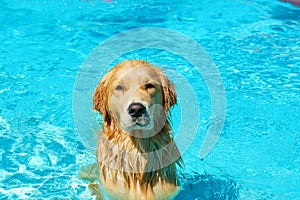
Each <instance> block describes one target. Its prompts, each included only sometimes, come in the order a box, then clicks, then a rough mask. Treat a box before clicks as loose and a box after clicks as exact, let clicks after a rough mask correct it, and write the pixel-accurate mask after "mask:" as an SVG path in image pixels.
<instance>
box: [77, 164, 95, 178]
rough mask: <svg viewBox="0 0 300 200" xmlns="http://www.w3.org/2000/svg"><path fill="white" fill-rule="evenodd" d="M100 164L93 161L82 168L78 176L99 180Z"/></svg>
mask: <svg viewBox="0 0 300 200" xmlns="http://www.w3.org/2000/svg"><path fill="white" fill-rule="evenodd" d="M98 174H99V172H98V166H97V163H93V164H90V165H87V166H83V167H81V168H80V170H79V173H78V176H79V177H80V178H82V179H84V180H88V181H95V180H98Z"/></svg>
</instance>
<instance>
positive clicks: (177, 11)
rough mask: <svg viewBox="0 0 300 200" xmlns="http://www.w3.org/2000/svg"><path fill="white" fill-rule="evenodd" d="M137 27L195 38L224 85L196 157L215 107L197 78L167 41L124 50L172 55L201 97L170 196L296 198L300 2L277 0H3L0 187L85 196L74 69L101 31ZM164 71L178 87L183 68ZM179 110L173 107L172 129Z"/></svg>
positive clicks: (33, 195) (9, 194)
mask: <svg viewBox="0 0 300 200" xmlns="http://www.w3.org/2000/svg"><path fill="white" fill-rule="evenodd" d="M143 27H161V28H167V29H169V30H174V31H177V32H179V33H182V34H185V35H186V36H188V37H190V38H192V39H193V40H196V41H197V42H198V43H199V44H200V45H201V46H202V47H203V48H204V49H205V50H206V51H207V53H208V54H209V55H210V57H211V58H212V60H213V61H214V63H215V65H216V66H217V69H218V71H219V73H220V75H221V77H222V80H223V84H224V88H225V92H226V105H227V106H226V118H225V123H224V127H223V130H222V134H221V137H220V138H219V140H218V143H217V145H216V146H215V147H214V149H213V150H212V151H211V152H210V154H209V155H208V156H206V157H205V158H204V160H203V161H201V160H200V159H199V156H198V155H199V148H200V146H201V144H202V142H203V138H204V137H205V133H206V131H207V129H208V126H209V119H210V115H211V102H210V96H209V92H208V89H207V87H206V85H205V82H204V81H203V80H202V79H201V77H200V76H199V75H197V73H194V71H193V69H192V67H191V65H190V64H189V63H188V62H187V61H186V60H184V59H183V58H182V57H180V56H177V55H172V54H169V53H166V52H164V51H153V50H147V49H141V50H140V51H134V52H131V53H129V54H126V55H124V56H123V57H121V58H120V59H124V58H139V59H145V60H148V61H150V62H154V63H157V64H158V65H160V66H172V67H173V69H175V70H176V71H177V72H181V74H182V76H183V77H184V78H185V79H186V80H187V81H188V83H190V84H191V85H192V87H193V89H194V92H195V94H196V97H197V98H198V101H199V106H198V108H199V110H200V114H201V115H200V118H199V119H198V120H199V122H200V124H199V128H198V131H197V135H196V137H195V138H194V140H193V141H192V144H191V145H190V146H189V148H188V149H187V151H186V152H185V153H184V155H183V159H184V161H185V165H186V167H185V170H182V173H181V177H182V178H181V180H182V182H183V183H184V190H183V191H182V192H181V193H180V194H179V197H178V199H242V200H244V199H245V200H247V199H249V200H250V199H251V200H253V199H257V200H258V199H260V200H261V199H266V200H267V199H268V200H269V199H285V200H286V199H300V190H299V185H300V176H299V174H300V168H299V166H300V135H299V131H300V125H299V118H300V114H299V113H300V74H299V71H300V40H299V36H300V35H299V32H300V9H299V8H296V7H293V6H292V5H289V4H286V3H282V2H280V1H275V0H274V1H272V2H271V1H267V0H224V1H168V2H165V1H161V0H157V1H149V0H142V1H128V0H118V1H117V0H112V1H99V2H98V1H97V2H91V1H68V0H66V1H56V2H52V1H51V3H50V2H48V1H20V0H12V1H7V0H4V1H1V2H0V33H1V34H0V105H1V107H0V161H1V162H0V180H1V181H0V199H42V198H45V199H89V198H90V196H89V192H88V191H87V189H86V186H87V183H86V182H85V181H82V180H80V179H78V178H77V171H78V169H79V167H80V166H82V165H85V164H89V163H91V162H93V161H94V152H93V150H92V148H90V147H86V146H85V144H84V143H83V141H82V138H81V137H80V134H79V133H78V132H77V131H76V128H75V124H74V121H73V113H72V98H73V87H74V83H75V82H76V77H77V73H78V71H79V69H80V67H81V66H82V63H84V61H85V60H86V58H87V57H88V55H89V54H90V52H92V50H93V49H94V48H95V47H97V46H98V45H99V44H101V43H102V42H103V41H105V40H107V39H108V38H110V37H112V36H114V35H116V34H119V33H122V32H124V31H127V30H132V29H135V28H143ZM169 74H170V75H172V73H171V72H170V73H169ZM99 78H100V77H99ZM170 78H171V79H173V81H174V82H175V84H176V88H177V90H178V92H179V94H180V93H181V92H182V93H184V91H182V90H183V89H182V88H181V82H180V81H181V79H180V77H179V78H178V77H176V76H174V77H170ZM186 103H188V102H184V101H182V102H181V106H182V105H185V104H186ZM196 107H197V106H196ZM180 112H181V111H180V109H179V108H175V109H174V110H173V113H172V114H173V127H174V130H175V131H176V130H178V128H179V126H180V124H179V123H177V122H180V121H181V115H180V114H181V113H180ZM184 117H185V118H187V119H188V120H190V122H191V123H194V122H195V120H197V119H195V116H184ZM188 126H189V124H188Z"/></svg>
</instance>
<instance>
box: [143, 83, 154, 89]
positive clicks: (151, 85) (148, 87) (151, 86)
mask: <svg viewBox="0 0 300 200" xmlns="http://www.w3.org/2000/svg"><path fill="white" fill-rule="evenodd" d="M145 87H146V89H151V88H155V86H154V84H152V83H147V84H146V85H145Z"/></svg>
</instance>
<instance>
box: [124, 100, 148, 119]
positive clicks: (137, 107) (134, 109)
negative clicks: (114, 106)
mask: <svg viewBox="0 0 300 200" xmlns="http://www.w3.org/2000/svg"><path fill="white" fill-rule="evenodd" d="M127 112H128V114H129V115H130V116H131V117H135V118H137V117H141V116H142V115H143V114H145V113H146V107H145V106H144V105H143V104H141V103H132V104H130V105H129V107H128V110H127Z"/></svg>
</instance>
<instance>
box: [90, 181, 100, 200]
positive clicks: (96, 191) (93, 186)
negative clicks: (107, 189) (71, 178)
mask: <svg viewBox="0 0 300 200" xmlns="http://www.w3.org/2000/svg"><path fill="white" fill-rule="evenodd" d="M88 188H89V190H90V192H91V195H92V196H95V197H96V198H95V199H96V200H103V196H102V193H101V191H100V186H99V184H97V183H95V182H90V184H89V186H88Z"/></svg>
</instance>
